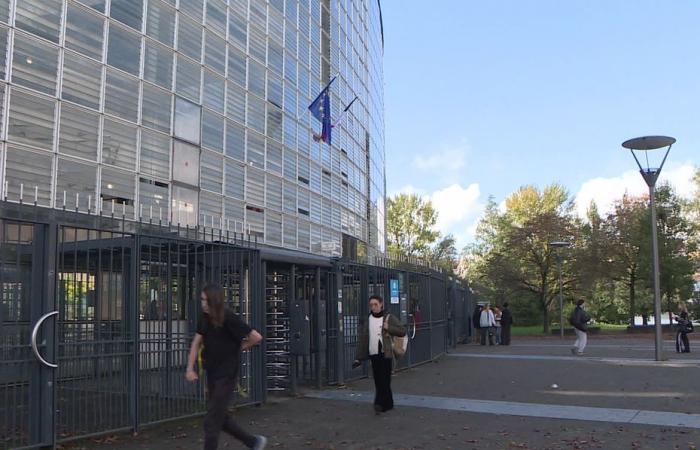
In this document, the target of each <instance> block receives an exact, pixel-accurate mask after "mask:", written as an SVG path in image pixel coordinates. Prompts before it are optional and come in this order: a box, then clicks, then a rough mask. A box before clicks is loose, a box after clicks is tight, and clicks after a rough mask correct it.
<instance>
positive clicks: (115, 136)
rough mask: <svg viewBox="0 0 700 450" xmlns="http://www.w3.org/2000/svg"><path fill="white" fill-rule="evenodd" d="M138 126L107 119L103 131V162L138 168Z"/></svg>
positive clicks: (126, 167)
mask: <svg viewBox="0 0 700 450" xmlns="http://www.w3.org/2000/svg"><path fill="white" fill-rule="evenodd" d="M136 131H137V129H136V127H134V126H133V125H130V124H125V123H122V122H117V121H116V120H111V119H105V120H104V129H103V131H102V162H103V163H104V164H109V165H111V166H117V167H121V168H123V169H129V170H135V169H136Z"/></svg>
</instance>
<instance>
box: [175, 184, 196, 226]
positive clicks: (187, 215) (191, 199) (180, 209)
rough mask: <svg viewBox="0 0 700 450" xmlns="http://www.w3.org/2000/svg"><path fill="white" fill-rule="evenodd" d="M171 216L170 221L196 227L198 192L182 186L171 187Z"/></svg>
mask: <svg viewBox="0 0 700 450" xmlns="http://www.w3.org/2000/svg"><path fill="white" fill-rule="evenodd" d="M170 205H171V208H172V209H171V214H172V221H173V222H174V223H178V224H180V225H183V226H184V225H190V226H194V225H197V215H198V213H197V211H198V210H199V192H198V191H196V190H194V189H190V188H187V187H184V186H173V189H172V202H171V203H170Z"/></svg>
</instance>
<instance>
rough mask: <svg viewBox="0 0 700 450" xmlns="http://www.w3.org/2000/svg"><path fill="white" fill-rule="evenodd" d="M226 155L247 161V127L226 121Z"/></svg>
mask: <svg viewBox="0 0 700 450" xmlns="http://www.w3.org/2000/svg"><path fill="white" fill-rule="evenodd" d="M226 155H227V156H230V157H231V158H236V159H238V160H239V161H245V128H243V127H242V126H240V125H238V124H236V123H233V122H231V121H230V120H227V121H226Z"/></svg>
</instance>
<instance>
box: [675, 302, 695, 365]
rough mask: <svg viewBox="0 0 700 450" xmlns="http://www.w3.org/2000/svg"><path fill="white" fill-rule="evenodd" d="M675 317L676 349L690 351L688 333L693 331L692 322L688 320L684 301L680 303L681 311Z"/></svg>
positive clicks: (684, 351)
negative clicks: (676, 325) (676, 324)
mask: <svg viewBox="0 0 700 450" xmlns="http://www.w3.org/2000/svg"><path fill="white" fill-rule="evenodd" d="M675 319H676V321H677V322H678V329H677V331H676V351H677V352H678V353H690V341H689V340H688V333H690V332H692V331H693V323H692V321H691V320H690V315H689V314H688V307H687V306H686V305H685V303H681V311H680V312H679V313H678V315H677V316H676V317H675Z"/></svg>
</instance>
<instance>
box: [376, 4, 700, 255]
mask: <svg viewBox="0 0 700 450" xmlns="http://www.w3.org/2000/svg"><path fill="white" fill-rule="evenodd" d="M382 11H383V19H384V34H385V49H384V51H385V54H384V75H385V111H386V153H387V193H388V194H389V195H391V194H395V193H397V192H401V191H413V192H417V193H419V194H421V195H424V196H426V197H429V198H431V199H432V200H433V201H434V203H435V204H436V206H437V208H438V211H439V212H440V222H439V226H440V228H441V231H443V232H444V233H453V234H455V235H456V236H457V237H458V242H459V245H460V246H461V245H464V244H466V243H468V242H470V241H471V240H472V238H473V231H474V226H475V224H476V222H477V221H478V218H479V216H480V215H481V213H482V210H483V205H484V203H485V202H486V201H487V199H488V197H489V196H490V195H492V196H494V198H495V200H496V201H497V202H499V203H500V202H502V201H503V199H504V198H505V197H506V196H507V195H508V194H509V193H510V192H512V191H514V190H515V189H517V188H518V187H519V186H522V185H525V184H536V185H538V186H540V187H541V186H544V185H546V184H548V183H551V182H560V183H562V184H563V185H565V186H566V187H567V188H568V189H569V191H570V193H571V194H572V196H574V197H576V198H578V203H579V204H580V205H587V204H588V203H589V202H590V199H593V198H595V199H596V200H598V201H599V202H600V203H602V207H603V208H605V207H606V206H607V205H609V204H610V203H611V202H612V201H613V200H614V199H615V198H617V197H619V196H621V195H622V194H623V193H624V192H625V191H626V190H627V191H630V192H633V193H637V192H639V193H641V192H643V191H644V189H645V185H644V182H643V180H642V178H641V176H640V175H639V174H638V173H636V172H635V168H636V165H635V163H634V160H633V159H632V157H631V156H630V154H629V153H628V152H625V151H623V150H621V147H620V143H621V142H622V141H624V140H626V139H628V138H630V137H636V136H640V135H646V134H667V135H670V136H674V137H676V138H677V139H678V143H677V144H676V145H675V146H674V147H673V149H672V151H671V154H670V156H669V161H668V162H667V168H666V169H664V170H665V172H666V178H667V179H670V181H671V182H672V183H673V184H674V185H676V187H677V189H678V190H679V192H681V193H683V194H684V195H689V194H690V191H691V185H690V182H689V177H690V175H691V173H692V168H693V167H695V166H697V165H698V164H699V163H700V150H699V146H700V31H699V30H700V28H698V23H700V2H698V1H695V0H674V1H665V2H664V1H644V0H614V1H609V0H608V1H603V0H596V1H593V0H565V1H563V0H558V1H543V0H542V1H540V0H529V1H522V0H519V1H518V0H510V1H503V0H488V1H486V0H482V1H472V0H437V1H434V2H428V1H425V0H383V1H382ZM652 156H654V155H652ZM578 209H579V210H580V211H583V210H584V209H585V206H580V207H579V208H578Z"/></svg>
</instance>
